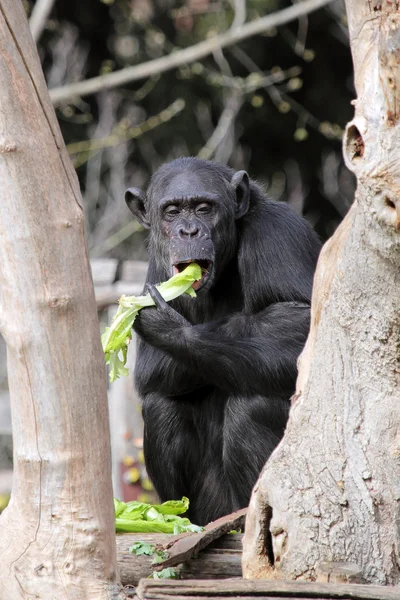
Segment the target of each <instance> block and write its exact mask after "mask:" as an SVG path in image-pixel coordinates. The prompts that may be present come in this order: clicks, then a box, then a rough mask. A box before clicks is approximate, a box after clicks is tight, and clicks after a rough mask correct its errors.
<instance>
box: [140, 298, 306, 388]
mask: <svg viewBox="0 0 400 600" xmlns="http://www.w3.org/2000/svg"><path fill="white" fill-rule="evenodd" d="M153 294H154V290H153V291H152V295H153ZM153 297H154V299H155V300H156V302H157V305H158V308H157V309H145V310H144V311H142V321H141V323H140V331H139V333H140V334H141V335H142V337H143V338H144V339H145V340H146V341H147V342H148V343H149V344H151V346H153V347H155V348H158V349H159V350H161V351H163V352H164V353H165V354H167V355H168V356H170V357H171V358H172V359H175V361H176V362H175V361H171V362H170V363H169V365H168V368H170V369H173V370H174V369H175V373H176V374H177V375H180V376H182V371H180V369H184V370H187V373H188V374H189V377H190V378H192V377H197V382H200V381H201V380H203V381H204V382H205V383H206V382H207V383H209V384H213V385H215V386H217V387H219V388H221V389H224V390H226V391H228V392H232V393H238V394H239V393H242V394H246V395H247V394H262V395H265V394H266V393H268V392H269V391H272V390H283V391H288V390H290V389H292V387H293V380H294V379H295V377H296V368H297V366H296V363H297V358H298V356H299V354H300V352H301V351H302V349H303V346H304V343H305V341H306V339H307V334H308V329H309V307H308V305H306V304H300V303H295V302H282V303H277V304H273V305H271V306H269V307H267V308H266V309H264V310H262V311H260V312H258V313H257V314H255V315H246V314H244V313H237V314H236V315H233V316H232V317H231V318H229V319H227V320H225V321H223V322H219V323H218V322H211V323H206V324H202V325H193V326H192V325H190V324H189V323H187V322H186V323H185V324H183V323H182V317H181V315H179V314H178V313H176V311H174V310H173V309H172V308H171V307H170V306H168V305H167V304H166V303H164V302H163V301H162V299H160V297H158V298H157V294H155V295H153ZM177 363H179V364H177ZM166 364H167V363H165V365H166ZM167 378H168V379H169V381H170V382H171V384H173V383H174V381H173V376H170V377H167ZM178 381H179V377H178ZM181 381H182V380H181Z"/></svg>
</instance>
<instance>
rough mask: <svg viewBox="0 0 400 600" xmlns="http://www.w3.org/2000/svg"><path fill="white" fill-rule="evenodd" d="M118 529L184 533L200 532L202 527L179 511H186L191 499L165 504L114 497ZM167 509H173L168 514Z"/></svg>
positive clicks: (141, 531) (134, 531) (116, 526)
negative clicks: (130, 500)
mask: <svg viewBox="0 0 400 600" xmlns="http://www.w3.org/2000/svg"><path fill="white" fill-rule="evenodd" d="M114 507H115V529H116V531H119V532H122V531H125V532H131V533H184V532H185V531H191V532H199V531H202V527H198V526H197V525H193V523H191V522H190V521H189V519H188V518H186V517H180V516H178V513H182V512H186V511H187V509H188V508H189V500H188V499H187V498H185V497H183V498H182V500H170V501H168V502H164V504H147V503H146V502H138V501H137V500H133V501H132V502H120V501H119V500H117V499H114ZM167 511H171V513H175V514H168V513H167Z"/></svg>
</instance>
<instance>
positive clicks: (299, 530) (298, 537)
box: [243, 0, 400, 585]
mask: <svg viewBox="0 0 400 600" xmlns="http://www.w3.org/2000/svg"><path fill="white" fill-rule="evenodd" d="M346 7H347V13H348V21H349V30H350V41H351V49H352V54H353V61H354V69H355V83H356V90H357V100H356V101H355V102H354V105H355V118H354V120H353V121H352V122H351V123H349V124H348V126H347V129H346V134H345V139H344V155H345V159H346V163H347V164H348V166H349V168H350V169H352V170H353V171H354V173H355V174H356V175H357V178H358V188H357V192H356V199H355V202H354V205H353V206H352V208H351V210H350V212H349V213H348V215H347V217H346V218H345V220H344V221H343V223H342V224H341V226H340V227H339V229H338V230H337V231H336V233H335V235H334V236H333V238H332V239H331V240H330V241H329V242H328V243H327V244H326V245H325V247H324V248H323V251H322V254H321V257H320V260H319V263H318V268H317V273H316V277H315V283H314V291H313V301H312V326H311V331H310V335H309V338H308V341H307V345H306V348H305V350H304V352H303V355H302V357H301V360H300V368H299V376H298V381H297V392H296V397H295V400H294V404H293V406H292V410H291V414H290V419H289V423H288V426H287V430H286V433H285V436H284V438H283V440H282V442H281V444H280V445H279V446H278V448H277V449H276V451H275V452H274V454H273V455H272V457H271V459H270V461H269V462H268V463H267V465H266V466H265V468H264V471H263V473H262V474H261V476H260V479H259V481H258V483H257V485H256V486H255V488H254V491H253V495H252V499H251V503H250V507H249V513H248V517H247V521H246V532H245V536H244V553H243V570H244V575H245V577H247V578H250V577H255V578H257V577H267V578H283V577H285V578H292V579H306V580H321V581H322V580H336V581H337V580H338V579H339V580H340V579H343V580H344V581H349V580H352V579H353V580H354V581H365V582H368V583H377V584H394V585H399V584H400V125H399V117H400V7H399V3H398V2H389V0H387V1H386V0H383V1H382V0H381V1H379V2H378V1H375V0H369V1H367V0H347V1H346Z"/></svg>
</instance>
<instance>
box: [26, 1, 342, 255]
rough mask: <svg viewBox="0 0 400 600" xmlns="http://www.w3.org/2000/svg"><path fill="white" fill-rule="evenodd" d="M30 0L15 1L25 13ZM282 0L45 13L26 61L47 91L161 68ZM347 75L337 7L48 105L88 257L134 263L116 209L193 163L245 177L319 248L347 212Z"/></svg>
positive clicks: (111, 4)
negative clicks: (193, 159) (74, 189)
mask: <svg viewBox="0 0 400 600" xmlns="http://www.w3.org/2000/svg"><path fill="white" fill-rule="evenodd" d="M34 4H35V1H34V0H25V6H26V10H27V11H28V14H31V12H32V9H33V6H34ZM290 5H291V3H290V2H288V1H287V0H247V1H245V0H242V2H241V1H240V0H236V2H233V0H232V3H231V1H230V0H56V1H55V2H54V5H53V7H52V10H51V13H50V15H49V18H48V19H47V21H46V27H45V29H44V31H43V33H42V35H41V36H40V38H39V41H38V50H39V54H40V58H41V61H42V65H43V68H44V72H45V75H46V78H47V82H48V85H49V88H55V87H59V86H63V85H67V84H69V83H72V82H75V81H80V80H83V79H88V78H91V77H95V76H97V75H99V74H104V73H108V72H111V71H116V70H118V69H121V68H123V67H125V66H129V65H135V64H140V63H143V62H145V61H148V60H151V59H154V58H157V57H160V56H164V55H168V54H169V53H171V52H174V50H176V49H178V48H184V47H188V46H191V45H193V44H195V43H197V42H199V41H201V40H204V39H207V37H209V36H211V35H215V34H217V33H221V32H223V31H226V30H227V29H229V27H230V26H231V24H232V21H233V19H234V18H236V19H237V20H239V21H240V20H242V21H243V19H244V18H246V19H247V21H250V20H254V19H257V18H259V17H262V16H264V15H266V14H269V13H272V12H274V11H277V10H280V9H282V8H285V7H287V6H290ZM353 97H354V90H353V80H352V63H351V56H350V49H349V44H348V35H347V24H346V17H345V11H344V5H343V3H342V1H341V0H336V1H335V2H332V3H330V4H328V5H327V7H326V8H323V9H320V10H318V11H316V12H314V13H312V14H310V15H308V16H307V15H306V16H303V17H301V18H300V19H298V20H296V21H294V22H292V23H289V24H287V25H284V26H281V27H279V28H277V29H272V30H270V31H268V32H266V33H265V34H264V35H257V36H254V37H250V38H248V39H246V40H244V41H243V42H241V43H239V44H237V45H234V46H230V47H228V48H225V49H224V50H223V51H217V52H215V53H214V54H212V55H210V56H209V57H207V58H205V59H202V60H201V61H200V62H194V63H192V64H190V65H187V66H183V67H181V68H178V69H174V70H170V71H168V72H165V73H163V74H160V75H156V76H153V77H150V78H148V79H143V80H141V81H136V82H133V83H130V84H129V85H124V86H121V87H117V88H115V89H111V90H103V91H101V92H99V93H97V94H93V95H88V96H85V97H82V98H79V97H77V98H73V99H71V100H69V101H66V102H62V103H60V104H59V105H58V108H57V115H58V118H59V121H60V125H61V129H62V132H63V135H64V138H65V141H66V143H67V145H68V148H69V152H70V154H71V157H72V159H73V162H74V164H75V167H76V169H77V173H78V176H79V179H80V183H81V187H82V192H83V196H84V203H85V213H86V220H87V236H88V245H89V251H90V254H91V256H92V257H99V256H101V257H114V258H118V259H122V260H123V259H127V258H143V259H145V258H146V253H145V247H144V244H143V240H144V237H145V234H144V232H141V231H140V229H139V228H138V226H137V224H136V223H133V222H132V219H131V216H130V213H129V212H128V210H127V209H126V207H125V204H124V201H123V195H124V191H125V189H126V187H127V186H128V185H129V186H138V187H145V186H146V184H147V182H148V180H149V178H150V176H151V173H152V172H153V171H154V170H155V169H156V168H157V167H158V166H159V165H160V164H162V163H163V162H165V161H169V160H171V159H173V158H176V157H179V156H183V155H198V156H201V157H203V158H209V159H215V160H217V161H220V162H226V163H229V164H230V165H231V166H232V167H234V168H238V169H242V168H245V169H247V170H248V172H249V174H250V175H251V176H252V177H253V178H256V179H258V180H259V181H260V182H262V183H263V184H264V186H265V188H266V190H267V192H268V194H269V195H270V196H271V197H272V198H274V199H277V200H283V201H288V202H289V203H290V204H292V206H293V207H294V208H295V210H296V211H298V212H301V213H303V214H304V215H305V216H306V218H307V219H308V220H309V221H310V222H311V223H312V225H313V226H314V227H315V229H316V230H317V232H318V233H319V235H320V236H321V237H322V238H323V239H324V240H325V239H326V238H327V237H329V236H330V235H331V234H332V233H333V231H334V229H335V228H336V226H337V225H338V223H339V222H340V220H341V219H342V217H343V216H344V214H345V213H346V211H347V210H348V208H349V206H350V203H351V202H352V198H353V193H354V180H353V177H352V175H351V174H350V173H349V172H348V171H347V169H346V167H345V166H344V164H343V160H342V152H341V138H342V133H343V127H344V124H345V123H346V122H347V121H348V120H350V119H351V116H352V111H353V109H352V107H351V105H350V101H351V99H352V98H353Z"/></svg>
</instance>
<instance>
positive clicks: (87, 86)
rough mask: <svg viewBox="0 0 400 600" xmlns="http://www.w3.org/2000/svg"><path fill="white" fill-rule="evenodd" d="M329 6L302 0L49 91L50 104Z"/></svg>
mask: <svg viewBox="0 0 400 600" xmlns="http://www.w3.org/2000/svg"><path fill="white" fill-rule="evenodd" d="M329 2H332V0H304V1H303V2H299V3H298V4H295V5H293V6H290V7H289V8H285V9H283V10H280V11H278V12H275V13H272V14H270V15H267V16H265V17H263V18H261V19H257V20H256V21H252V22H251V23H246V24H245V25H243V26H241V27H238V28H236V29H234V30H233V29H230V30H229V31H227V32H226V33H222V34H220V35H216V36H215V37H212V38H210V39H207V40H204V41H202V42H199V43H198V44H195V45H193V46H190V47H189V48H184V49H182V50H178V51H176V52H174V53H173V54H170V55H169V56H162V57H161V58H156V59H154V60H150V61H148V62H145V63H142V64H140V65H134V66H132V67H126V68H124V69H121V70H119V71H115V72H114V73H109V74H107V75H100V76H99V77H93V78H92V79H87V80H86V81H79V82H77V83H71V84H69V85H65V86H62V87H58V88H54V89H53V90H50V97H51V100H52V102H53V104H59V103H60V102H65V101H66V100H71V98H74V97H76V96H86V95H88V94H94V93H96V92H98V91H100V90H102V89H105V88H113V87H117V86H119V85H123V84H126V83H129V82H131V81H137V80H139V79H144V78H147V77H151V76H152V75H158V74H159V73H163V72H165V71H169V70H171V69H175V68H176V67H180V66H181V65H185V64H188V63H192V62H195V61H197V60H200V59H201V58H204V57H205V56H208V55H209V54H211V53H212V52H214V51H215V50H218V49H220V48H225V47H226V46H231V45H232V44H236V43H238V42H240V41H241V40H244V39H246V38H248V37H251V36H253V35H257V34H261V33H263V32H264V31H266V30H268V29H271V28H272V27H277V26H278V25H283V24H284V23H288V22H289V21H293V20H294V19H297V18H299V17H300V16H302V15H304V14H308V13H310V12H313V11H314V10H317V9H318V8H321V7H322V6H325V5H326V4H328V3H329Z"/></svg>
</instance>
